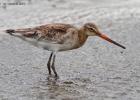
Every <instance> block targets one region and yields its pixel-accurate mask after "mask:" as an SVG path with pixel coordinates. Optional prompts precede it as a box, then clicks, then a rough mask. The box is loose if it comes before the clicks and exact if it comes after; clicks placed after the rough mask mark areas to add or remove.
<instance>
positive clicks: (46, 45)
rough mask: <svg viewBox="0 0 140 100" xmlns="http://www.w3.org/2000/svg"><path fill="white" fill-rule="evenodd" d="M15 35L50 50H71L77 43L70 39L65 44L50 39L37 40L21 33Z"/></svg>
mask: <svg viewBox="0 0 140 100" xmlns="http://www.w3.org/2000/svg"><path fill="white" fill-rule="evenodd" d="M15 37H18V38H21V39H22V40H24V41H26V42H28V43H30V44H32V45H34V46H36V47H39V48H43V49H46V50H49V51H54V52H57V51H65V50H71V49H73V47H74V45H75V43H74V42H71V41H70V40H67V41H66V42H65V43H63V44H57V43H53V42H49V41H40V40H36V39H33V38H26V37H23V36H19V35H15Z"/></svg>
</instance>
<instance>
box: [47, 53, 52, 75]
mask: <svg viewBox="0 0 140 100" xmlns="http://www.w3.org/2000/svg"><path fill="white" fill-rule="evenodd" d="M52 55H53V52H52V53H51V54H50V57H49V60H48V63H47V67H48V71H49V75H51V59H52Z"/></svg>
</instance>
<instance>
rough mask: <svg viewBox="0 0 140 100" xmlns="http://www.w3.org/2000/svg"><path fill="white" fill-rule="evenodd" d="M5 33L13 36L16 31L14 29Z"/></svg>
mask: <svg viewBox="0 0 140 100" xmlns="http://www.w3.org/2000/svg"><path fill="white" fill-rule="evenodd" d="M5 32H6V33H8V34H12V33H15V32H16V31H15V30H14V29H8V30H5Z"/></svg>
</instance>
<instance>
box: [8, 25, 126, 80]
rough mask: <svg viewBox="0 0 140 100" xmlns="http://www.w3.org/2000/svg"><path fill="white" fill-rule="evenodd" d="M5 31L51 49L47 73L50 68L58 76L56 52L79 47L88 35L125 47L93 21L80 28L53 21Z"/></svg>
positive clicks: (35, 44)
mask: <svg viewBox="0 0 140 100" xmlns="http://www.w3.org/2000/svg"><path fill="white" fill-rule="evenodd" d="M6 33H9V34H10V35H12V36H15V37H19V38H21V39H22V40H25V41H27V42H29V43H31V44H32V45H34V46H37V47H41V48H43V49H45V50H49V51H51V54H50V57H49V60H48V63H47V67H48V71H49V75H51V70H52V71H53V72H54V74H55V77H58V74H57V72H56V70H55V57H56V53H57V52H60V51H66V50H72V49H77V48H79V47H81V46H82V45H83V44H84V43H85V42H86V40H87V38H88V37H89V36H98V37H101V38H103V39H105V40H107V41H109V42H111V43H113V44H115V45H117V46H119V47H121V48H123V49H125V47H124V46H122V45H121V44H119V43H117V42H115V41H113V40H112V39H110V38H109V37H107V36H106V35H105V34H102V33H101V32H100V31H99V29H98V27H97V26H96V25H95V24H94V23H86V24H84V25H83V26H82V27H80V28H77V27H76V26H73V25H70V24H61V23H54V24H47V25H42V26H38V27H34V28H25V29H8V30H6Z"/></svg>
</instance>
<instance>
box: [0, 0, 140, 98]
mask: <svg viewBox="0 0 140 100" xmlns="http://www.w3.org/2000/svg"><path fill="white" fill-rule="evenodd" d="M139 4H140V2H139V1H138V0H114V1H113V0H105V1H104V2H103V0H99V1H98V2H97V1H94V0H87V1H82V0H75V1H69V2H68V1H66V0H52V1H50V0H48V1H45V0H44V1H42V2H39V1H32V3H31V4H29V5H24V6H9V7H7V9H0V12H1V15H0V22H1V23H0V27H1V29H7V28H19V27H32V26H36V25H40V24H45V23H52V22H65V23H73V24H75V25H77V26H80V25H83V24H84V23H85V22H93V21H94V22H95V23H96V24H98V26H99V27H100V29H101V31H102V32H104V33H106V34H108V35H109V36H110V37H112V38H113V39H114V40H116V41H118V42H119V43H121V44H123V45H125V46H126V48H127V49H126V50H122V49H121V48H119V47H117V46H114V45H112V44H110V43H108V42H105V41H104V40H102V39H99V38H98V37H94V38H93V37H90V38H89V39H88V40H87V42H86V44H85V45H84V46H83V47H82V48H79V49H77V50H73V51H67V52H61V53H58V54H57V58H56V69H57V71H58V73H59V76H60V78H59V79H58V80H55V79H54V78H53V77H49V78H48V74H47V73H48V72H47V66H46V65H47V60H48V58H49V54H50V52H49V51H45V50H42V49H39V48H36V47H34V46H31V45H30V44H28V43H26V42H24V41H22V40H20V39H17V38H14V37H11V36H9V35H4V33H3V32H1V35H0V100H139V98H140V53H139V51H140V49H139V48H140V44H139V43H140V39H139V37H140V34H139V32H140V28H139V27H140V7H139Z"/></svg>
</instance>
